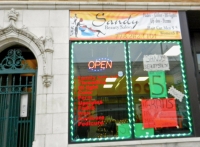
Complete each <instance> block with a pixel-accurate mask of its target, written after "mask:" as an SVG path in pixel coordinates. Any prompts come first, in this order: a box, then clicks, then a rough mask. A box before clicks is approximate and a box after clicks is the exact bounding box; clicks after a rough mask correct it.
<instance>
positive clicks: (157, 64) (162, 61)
mask: <svg viewBox="0 0 200 147" xmlns="http://www.w3.org/2000/svg"><path fill="white" fill-rule="evenodd" d="M143 65H144V71H165V70H169V61H168V57H167V56H165V55H156V54H155V55H144V57H143Z"/></svg>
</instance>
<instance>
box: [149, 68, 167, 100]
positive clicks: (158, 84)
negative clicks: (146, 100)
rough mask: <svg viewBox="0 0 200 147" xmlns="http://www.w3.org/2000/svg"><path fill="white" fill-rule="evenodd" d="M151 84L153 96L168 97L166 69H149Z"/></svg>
mask: <svg viewBox="0 0 200 147" xmlns="http://www.w3.org/2000/svg"><path fill="white" fill-rule="evenodd" d="M148 75H149V86H150V95H151V98H166V97H167V88H166V80H165V72H164V71H149V72H148Z"/></svg>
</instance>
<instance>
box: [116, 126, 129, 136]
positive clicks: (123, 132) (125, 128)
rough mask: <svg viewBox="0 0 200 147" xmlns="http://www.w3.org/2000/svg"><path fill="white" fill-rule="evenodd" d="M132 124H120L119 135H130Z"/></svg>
mask: <svg viewBox="0 0 200 147" xmlns="http://www.w3.org/2000/svg"><path fill="white" fill-rule="evenodd" d="M130 131H131V130H130V126H129V124H120V125H118V136H119V137H130V136H131V133H130Z"/></svg>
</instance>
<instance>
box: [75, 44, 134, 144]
mask: <svg viewBox="0 0 200 147" xmlns="http://www.w3.org/2000/svg"><path fill="white" fill-rule="evenodd" d="M71 52H72V60H71V62H72V66H71V71H72V73H73V74H72V77H71V78H72V79H71V80H72V83H73V81H74V85H72V86H71V89H72V91H73V93H71V106H72V109H73V111H72V116H71V119H73V122H71V127H72V128H73V134H72V140H75V141H78V140H81V139H86V140H87V139H88V140H90V139H94V140H95V138H96V139H97V138H99V139H100V138H101V139H105V138H109V137H112V138H113V137H125V138H128V137H130V136H131V135H130V125H129V118H128V107H127V103H128V100H127V85H126V80H127V76H126V65H125V50H124V43H123V42H113V43H111V42H109V43H106V42H105V43H104V42H83V43H81V42H74V43H73V44H72V50H71Z"/></svg>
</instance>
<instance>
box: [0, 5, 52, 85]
mask: <svg viewBox="0 0 200 147" xmlns="http://www.w3.org/2000/svg"><path fill="white" fill-rule="evenodd" d="M18 15H19V13H18V12H16V11H15V9H13V8H12V9H11V10H10V11H9V12H8V18H9V22H10V24H9V25H8V26H7V27H5V28H1V27H0V41H3V40H5V39H9V38H12V37H15V38H18V39H19V40H23V41H25V42H27V40H28V42H27V44H29V43H30V42H31V41H32V42H33V43H34V44H35V45H36V46H37V48H38V49H39V51H40V53H41V56H42V59H43V75H44V76H43V77H44V78H43V79H44V80H43V84H44V86H46V87H49V86H50V85H51V82H50V81H51V80H50V79H51V78H52V75H51V67H52V64H51V62H49V61H52V60H50V58H51V57H52V53H53V39H52V34H51V32H50V31H51V30H50V29H48V30H47V32H46V33H45V36H46V37H45V39H44V40H43V37H39V38H38V37H37V36H36V35H34V34H33V33H31V32H29V31H28V29H27V27H25V26H22V28H17V27H16V24H15V22H16V20H17V17H18ZM49 53H51V54H49Z"/></svg>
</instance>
